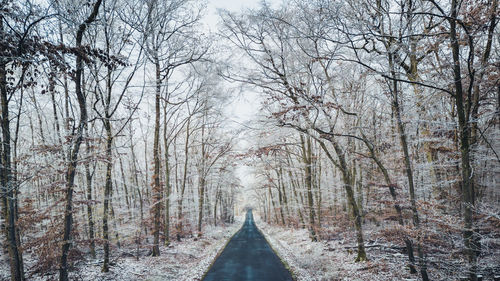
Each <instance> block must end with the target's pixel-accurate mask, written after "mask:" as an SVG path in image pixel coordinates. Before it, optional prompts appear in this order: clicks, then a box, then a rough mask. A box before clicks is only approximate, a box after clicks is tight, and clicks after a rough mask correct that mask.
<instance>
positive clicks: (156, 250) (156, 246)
mask: <svg viewBox="0 0 500 281" xmlns="http://www.w3.org/2000/svg"><path fill="white" fill-rule="evenodd" d="M155 70H156V95H155V132H154V143H153V159H154V160H153V163H154V164H153V165H154V174H153V184H152V185H153V191H152V196H153V201H152V208H153V256H154V257H156V256H159V255H160V220H161V205H162V204H161V197H162V188H161V184H160V165H161V164H160V151H159V146H160V91H161V77H160V62H159V61H158V58H157V57H156V58H155Z"/></svg>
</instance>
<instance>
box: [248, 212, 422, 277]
mask: <svg viewBox="0 0 500 281" xmlns="http://www.w3.org/2000/svg"><path fill="white" fill-rule="evenodd" d="M255 222H256V224H257V226H258V227H259V229H260V230H261V231H262V232H263V233H264V235H265V237H266V239H267V240H268V241H269V243H270V244H271V246H272V247H273V249H274V250H275V251H276V252H277V254H278V255H279V256H280V257H281V258H282V259H283V260H284V261H285V262H286V263H287V264H288V266H289V268H290V269H291V271H292V272H293V274H294V275H295V277H296V279H297V280H299V281H300V280H352V281H354V280H370V281H375V280H384V281H389V280H398V281H401V280H417V276H416V275H411V274H409V271H408V270H407V269H406V268H405V265H406V260H405V256H404V255H403V254H401V253H399V252H398V251H391V250H390V249H384V251H383V253H382V251H381V250H380V248H378V247H372V248H370V247H368V248H367V249H366V251H367V255H368V257H369V259H370V261H367V262H358V263H357V262H354V260H355V258H356V249H353V248H351V247H353V246H355V245H354V244H352V245H351V243H350V242H348V241H347V240H349V239H341V240H333V241H328V242H326V241H321V242H311V239H310V238H309V233H308V231H307V230H306V229H289V228H283V227H280V226H274V225H269V224H267V223H265V222H264V221H263V220H261V219H260V217H259V216H258V215H257V214H256V215H255Z"/></svg>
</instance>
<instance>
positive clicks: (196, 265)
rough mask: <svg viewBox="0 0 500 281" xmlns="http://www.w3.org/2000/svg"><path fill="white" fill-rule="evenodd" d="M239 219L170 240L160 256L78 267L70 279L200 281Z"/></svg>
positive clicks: (239, 225) (239, 223)
mask: <svg viewBox="0 0 500 281" xmlns="http://www.w3.org/2000/svg"><path fill="white" fill-rule="evenodd" d="M242 222H243V218H241V217H240V218H237V219H236V222H235V223H234V224H232V225H229V226H226V227H223V226H217V227H213V226H207V227H206V229H205V231H204V235H203V237H202V238H201V239H195V238H194V237H193V238H187V239H184V240H182V241H181V242H177V241H172V243H171V245H170V246H168V247H161V248H160V252H161V256H160V257H151V256H147V257H141V258H140V259H139V260H137V259H136V258H134V257H126V258H120V259H117V260H116V261H115V262H116V263H115V265H113V266H112V268H111V271H110V272H108V273H106V274H105V273H102V272H101V263H98V264H95V263H94V264H92V263H90V264H87V265H85V266H81V267H78V271H75V272H73V273H72V276H73V279H74V280H92V281H97V280H122V281H125V280H152V281H153V280H201V277H202V276H203V274H204V273H205V272H206V271H207V270H208V268H209V267H210V265H211V264H212V262H213V260H214V259H215V257H216V256H217V254H218V253H219V252H220V251H221V250H222V249H223V247H224V246H225V245H226V243H227V242H228V240H229V238H231V237H232V236H233V234H234V233H235V232H236V231H237V230H238V229H240V228H241V225H242Z"/></svg>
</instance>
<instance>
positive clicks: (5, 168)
mask: <svg viewBox="0 0 500 281" xmlns="http://www.w3.org/2000/svg"><path fill="white" fill-rule="evenodd" d="M3 30H4V28H3V19H0V31H1V32H2V33H3ZM0 92H1V94H0V95H1V106H2V113H1V116H2V120H1V128H2V155H1V158H2V159H1V161H2V168H1V184H2V190H1V193H2V194H4V195H3V196H2V217H3V219H4V220H5V226H4V229H3V230H4V232H5V236H6V238H7V239H6V244H7V250H8V253H9V261H10V274H11V280H13V281H14V280H15V281H20V280H24V270H23V256H22V252H21V251H20V249H19V247H20V245H19V244H18V242H19V241H18V240H17V237H18V235H19V234H18V231H19V230H18V228H17V225H16V221H17V220H16V217H17V215H16V202H15V193H16V192H17V191H16V190H15V189H16V186H15V182H14V177H13V171H12V159H11V136H10V119H9V96H8V92H7V72H6V62H5V61H2V62H1V63H0ZM14 172H15V171H14Z"/></svg>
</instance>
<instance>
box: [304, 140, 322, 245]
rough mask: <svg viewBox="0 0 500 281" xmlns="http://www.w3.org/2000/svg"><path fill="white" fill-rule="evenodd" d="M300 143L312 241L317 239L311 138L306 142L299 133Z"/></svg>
mask: <svg viewBox="0 0 500 281" xmlns="http://www.w3.org/2000/svg"><path fill="white" fill-rule="evenodd" d="M300 143H301V146H302V161H303V162H304V165H305V181H306V187H307V203H308V207H309V232H310V234H311V240H312V241H318V237H317V235H316V230H315V227H316V223H315V222H314V218H315V216H316V215H315V214H314V199H313V194H312V188H313V182H312V174H311V166H312V147H311V138H310V137H308V138H307V143H306V141H305V140H304V136H303V135H300Z"/></svg>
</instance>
